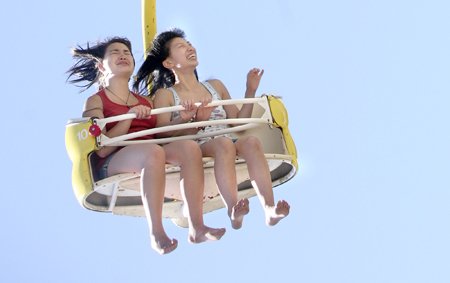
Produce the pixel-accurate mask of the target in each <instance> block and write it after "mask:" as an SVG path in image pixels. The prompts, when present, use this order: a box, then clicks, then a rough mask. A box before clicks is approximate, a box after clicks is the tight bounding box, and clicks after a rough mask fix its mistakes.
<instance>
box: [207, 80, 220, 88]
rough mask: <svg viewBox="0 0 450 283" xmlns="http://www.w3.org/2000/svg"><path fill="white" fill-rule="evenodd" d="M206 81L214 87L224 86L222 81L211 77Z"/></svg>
mask: <svg viewBox="0 0 450 283" xmlns="http://www.w3.org/2000/svg"><path fill="white" fill-rule="evenodd" d="M206 82H207V83H209V84H210V85H211V86H212V87H213V88H215V89H217V88H222V87H224V84H223V83H222V81H221V80H218V79H211V80H207V81H206Z"/></svg>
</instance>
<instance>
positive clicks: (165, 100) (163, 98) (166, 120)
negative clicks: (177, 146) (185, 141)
mask: <svg viewBox="0 0 450 283" xmlns="http://www.w3.org/2000/svg"><path fill="white" fill-rule="evenodd" d="M174 104H175V102H174V100H173V95H172V93H171V92H170V91H169V90H167V89H158V90H157V91H156V93H155V100H154V105H155V108H162V107H170V106H174ZM183 106H185V107H187V108H188V110H187V111H180V116H179V117H178V118H176V119H174V120H172V112H168V113H162V114H158V117H157V119H156V121H157V122H156V126H157V127H164V126H171V125H178V124H184V123H187V122H189V121H190V120H191V119H192V118H193V117H194V115H195V112H196V109H194V108H196V107H195V106H194V104H193V102H186V103H184V104H183ZM197 132H198V129H195V128H193V129H184V130H176V131H170V132H164V133H158V134H157V136H158V137H173V136H181V135H192V134H196V133H197Z"/></svg>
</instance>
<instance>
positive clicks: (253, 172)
mask: <svg viewBox="0 0 450 283" xmlns="http://www.w3.org/2000/svg"><path fill="white" fill-rule="evenodd" d="M236 150H237V153H238V155H239V156H242V158H244V159H245V161H246V162H247V166H248V171H249V175H250V179H251V180H252V185H253V187H254V188H255V190H256V193H257V194H258V198H259V200H260V202H261V205H262V207H263V208H264V213H265V217H266V224H267V225H269V226H273V225H275V224H277V223H278V222H279V221H280V220H281V219H283V218H284V217H286V216H287V215H288V214H289V210H290V207H289V204H288V203H287V202H286V201H284V200H283V201H279V202H278V203H277V205H276V206H275V201H274V196H273V189H272V180H271V177H270V169H269V166H268V164H267V161H266V158H265V156H264V153H263V148H262V145H261V142H260V141H259V139H258V138H256V137H252V136H250V137H245V138H242V139H239V140H238V141H237V142H236Z"/></svg>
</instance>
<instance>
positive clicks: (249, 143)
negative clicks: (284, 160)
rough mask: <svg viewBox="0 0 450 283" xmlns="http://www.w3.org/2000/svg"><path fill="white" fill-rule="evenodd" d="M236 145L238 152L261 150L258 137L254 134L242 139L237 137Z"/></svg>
mask: <svg viewBox="0 0 450 283" xmlns="http://www.w3.org/2000/svg"><path fill="white" fill-rule="evenodd" d="M236 147H237V148H238V151H239V152H240V153H244V154H245V153H247V152H255V151H261V152H262V150H263V147H262V143H261V141H260V140H259V138H257V137H254V136H249V137H245V138H243V139H239V141H238V143H237V145H236Z"/></svg>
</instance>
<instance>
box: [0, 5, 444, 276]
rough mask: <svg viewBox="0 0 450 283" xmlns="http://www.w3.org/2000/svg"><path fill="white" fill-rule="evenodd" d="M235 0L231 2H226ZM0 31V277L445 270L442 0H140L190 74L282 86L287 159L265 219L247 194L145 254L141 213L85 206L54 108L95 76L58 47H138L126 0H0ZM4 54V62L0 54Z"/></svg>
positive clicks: (77, 109) (135, 20) (136, 18)
mask: <svg viewBox="0 0 450 283" xmlns="http://www.w3.org/2000/svg"><path fill="white" fill-rule="evenodd" d="M242 2H244V3H242ZM5 5H6V6H4V7H3V8H2V9H1V11H0V23H1V30H2V36H3V39H4V40H3V41H2V44H1V50H2V55H3V58H2V59H3V60H2V61H3V62H4V64H3V68H2V70H1V71H0V72H1V75H2V82H3V85H2V87H3V95H2V101H3V109H4V110H3V111H2V112H1V114H0V115H1V117H2V120H3V121H4V122H3V127H2V132H3V133H2V141H1V143H2V146H1V153H2V154H1V156H2V157H3V160H4V165H3V167H2V168H3V169H2V170H1V176H2V179H3V187H2V197H1V200H2V205H1V206H0V213H1V214H2V216H3V218H2V219H3V225H2V226H3V228H2V229H1V230H2V232H1V233H0V251H1V255H2V256H1V257H0V266H1V268H0V281H1V282H177V281H182V280H183V282H230V281H233V282H273V281H275V280H277V281H286V282H292V281H294V280H295V282H345V283H348V282H449V281H450V271H449V270H450V269H449V266H450V243H449V239H450V228H449V221H450V205H449V203H450V181H449V179H450V178H449V175H450V174H449V169H450V131H449V129H450V127H449V122H450V111H449V105H450V98H449V97H450V96H449V93H450V83H449V82H450V55H449V51H450V37H449V27H450V19H449V17H448V15H449V14H450V2H448V1H444V0H441V1H438V0H427V1H419V0H412V1H400V0H398V1H387V0H380V1H356V0H354V1H352V0H344V1H330V0H320V1H294V0H290V1H268V0H258V1H256V0H248V1H198V0H194V1H178V0H177V1H175V0H165V1H157V21H158V30H159V31H162V30H165V29H167V28H169V27H179V28H182V29H184V30H185V32H186V34H187V37H188V39H189V40H190V41H191V42H192V43H193V44H194V45H195V47H196V48H197V52H198V56H199V60H200V66H199V75H200V77H201V79H207V78H211V77H214V78H219V79H221V80H222V81H223V82H224V83H225V84H226V85H227V87H228V89H229V91H230V93H231V95H232V97H234V98H241V97H242V96H243V93H244V87H245V75H246V73H247V71H248V70H249V69H250V68H252V67H261V68H264V69H265V74H264V77H263V80H262V83H261V85H260V88H259V92H260V93H259V94H262V93H274V94H277V95H281V96H282V97H283V101H284V102H285V104H286V106H287V108H288V111H289V120H290V129H291V132H292V135H293V137H294V140H295V142H296V145H297V150H298V153H299V163H300V167H301V168H300V172H299V174H298V175H297V176H296V177H295V178H294V179H292V180H291V181H290V182H288V183H286V184H285V185H283V186H280V187H277V188H276V189H275V197H276V198H277V199H281V198H283V199H286V200H287V201H289V202H290V204H291V214H290V216H289V217H288V218H286V219H285V220H283V221H282V222H281V223H280V224H279V225H277V226H276V227H274V228H268V227H266V226H265V225H264V221H263V218H264V217H263V214H262V210H261V208H260V205H259V203H258V202H257V200H256V199H255V198H252V199H251V202H250V206H251V212H250V214H249V215H248V216H247V217H246V218H245V220H244V227H243V229H241V230H239V231H234V230H232V229H231V227H230V225H229V221H228V219H227V217H226V213H225V211H223V210H220V211H217V212H214V213H210V214H207V215H205V221H206V223H207V224H209V225H211V226H224V227H226V228H227V234H226V235H225V236H224V238H223V239H222V240H221V241H219V242H214V243H205V244H201V245H192V244H189V243H188V242H187V231H186V230H184V229H181V228H178V227H175V226H174V225H173V224H172V223H171V222H170V221H165V222H164V224H165V227H166V229H167V232H168V234H169V235H171V236H172V237H175V238H177V239H178V240H179V247H178V249H177V250H176V251H175V252H173V253H171V254H169V255H167V256H159V255H158V254H156V253H155V252H154V251H153V250H152V249H151V248H150V242H149V239H148V231H147V227H146V223H145V220H144V219H143V218H132V217H121V216H112V215H110V214H102V213H95V212H91V211H87V210H84V209H83V208H81V207H80V206H79V204H78V203H77V202H76V200H75V197H74V195H73V192H72V188H71V180H70V176H71V175H70V174H71V173H70V172H71V164H70V161H69V159H68V157H67V154H66V151H65V145H64V130H65V124H66V122H67V120H68V119H70V118H75V117H79V116H80V115H81V114H80V113H81V109H82V105H83V103H84V100H85V99H86V97H87V96H88V95H90V94H91V93H92V92H93V91H94V90H93V89H92V90H88V91H87V92H85V93H82V94H79V93H78V89H76V88H75V87H73V86H71V85H68V84H66V83H65V79H66V76H65V71H66V70H67V69H68V68H69V67H70V66H71V64H73V61H72V59H71V57H70V53H69V50H70V48H71V47H72V46H74V45H76V44H78V43H80V44H84V43H86V42H87V41H96V40H97V39H103V38H105V37H107V36H113V35H120V36H127V37H128V38H129V39H130V40H131V41H132V42H133V43H134V53H135V56H136V60H137V62H138V64H139V63H141V62H142V57H143V47H142V39H141V18H140V15H141V11H140V1H138V0H131V1H130V0H128V1H123V0H122V1H119V0H109V1H106V0H96V1H87V0H79V1H77V2H65V1H50V0H44V1H29V3H26V2H18V1H9V2H8V4H5ZM5 63H6V64H5Z"/></svg>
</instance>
